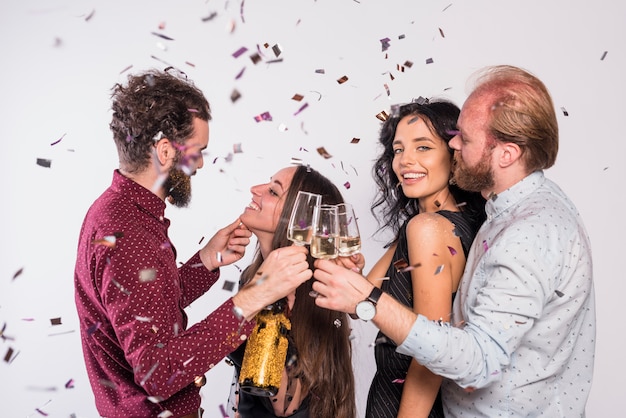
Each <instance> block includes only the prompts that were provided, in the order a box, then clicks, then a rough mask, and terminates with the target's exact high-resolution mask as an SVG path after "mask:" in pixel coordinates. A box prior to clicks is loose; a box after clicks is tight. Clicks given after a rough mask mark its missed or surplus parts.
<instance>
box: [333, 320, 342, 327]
mask: <svg viewBox="0 0 626 418" xmlns="http://www.w3.org/2000/svg"><path fill="white" fill-rule="evenodd" d="M333 325H334V326H335V328H341V319H339V318H336V319H335V320H334V321H333Z"/></svg>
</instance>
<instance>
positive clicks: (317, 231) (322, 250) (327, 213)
mask: <svg viewBox="0 0 626 418" xmlns="http://www.w3.org/2000/svg"><path fill="white" fill-rule="evenodd" d="M338 237H339V223H338V222H337V206H336V205H321V206H320V208H319V213H318V216H317V221H316V222H315V223H314V225H313V241H312V242H311V256H313V257H315V258H324V259H331V258H336V257H337V254H338V251H337V238H338Z"/></svg>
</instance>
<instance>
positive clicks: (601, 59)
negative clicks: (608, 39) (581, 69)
mask: <svg viewBox="0 0 626 418" xmlns="http://www.w3.org/2000/svg"><path fill="white" fill-rule="evenodd" d="M608 53H609V51H604V53H603V54H602V56H601V57H600V61H604V59H605V58H606V54H608Z"/></svg>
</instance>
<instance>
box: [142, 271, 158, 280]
mask: <svg viewBox="0 0 626 418" xmlns="http://www.w3.org/2000/svg"><path fill="white" fill-rule="evenodd" d="M156 277H157V271H156V269H143V270H139V281H140V282H142V283H146V282H151V281H154V280H155V279H156Z"/></svg>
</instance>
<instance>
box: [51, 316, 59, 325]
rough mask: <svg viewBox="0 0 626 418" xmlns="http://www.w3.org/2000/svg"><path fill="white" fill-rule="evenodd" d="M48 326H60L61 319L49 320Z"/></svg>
mask: <svg viewBox="0 0 626 418" xmlns="http://www.w3.org/2000/svg"><path fill="white" fill-rule="evenodd" d="M50 325H62V324H61V318H50Z"/></svg>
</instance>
